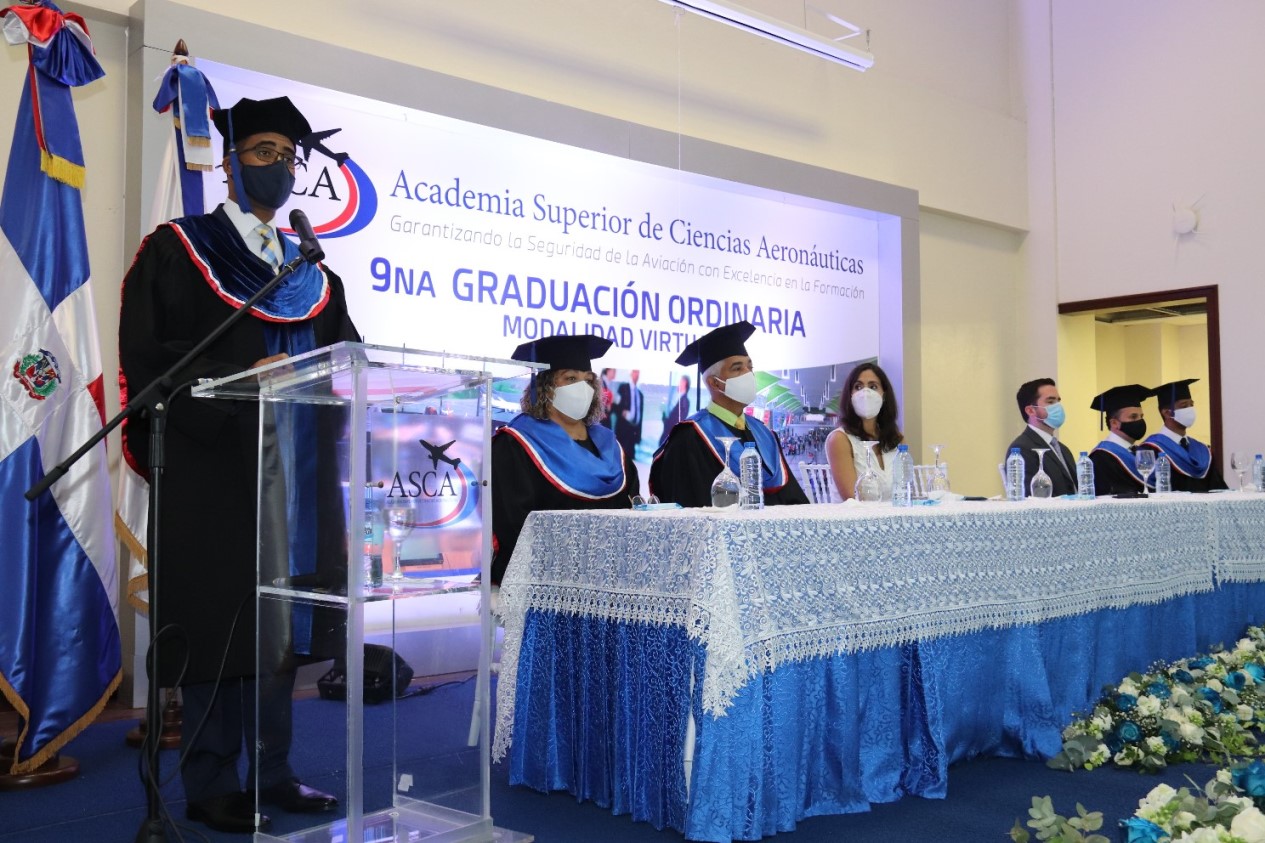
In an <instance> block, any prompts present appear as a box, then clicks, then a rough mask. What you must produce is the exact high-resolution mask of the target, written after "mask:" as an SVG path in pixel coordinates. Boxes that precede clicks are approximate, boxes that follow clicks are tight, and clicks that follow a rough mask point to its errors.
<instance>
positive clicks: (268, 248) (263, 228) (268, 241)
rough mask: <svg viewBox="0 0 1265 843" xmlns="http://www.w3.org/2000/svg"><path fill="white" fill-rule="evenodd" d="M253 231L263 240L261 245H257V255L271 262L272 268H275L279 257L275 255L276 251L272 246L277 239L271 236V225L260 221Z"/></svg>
mask: <svg viewBox="0 0 1265 843" xmlns="http://www.w3.org/2000/svg"><path fill="white" fill-rule="evenodd" d="M255 233H256V234H258V235H259V236H260V237H262V238H263V240H264V243H263V245H262V246H260V247H259V257H261V258H263V259H264V260H266V261H267V262H268V263H269V264H271V266H272V268H273V269H276V268H277V267H278V266H280V265H281V258H279V257H278V256H277V252H276V250H275V248H274V247H275V246H276V243H277V240H276V238H275V237H273V236H272V227H271V226H268V225H264V224H263V223H260V224H259V225H257V226H255Z"/></svg>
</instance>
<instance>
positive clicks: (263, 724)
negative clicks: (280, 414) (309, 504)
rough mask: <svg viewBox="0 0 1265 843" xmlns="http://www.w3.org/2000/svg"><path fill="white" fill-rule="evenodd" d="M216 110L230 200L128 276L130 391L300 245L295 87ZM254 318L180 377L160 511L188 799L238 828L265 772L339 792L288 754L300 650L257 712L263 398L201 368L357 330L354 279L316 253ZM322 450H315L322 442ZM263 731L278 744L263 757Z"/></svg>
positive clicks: (285, 797)
mask: <svg viewBox="0 0 1265 843" xmlns="http://www.w3.org/2000/svg"><path fill="white" fill-rule="evenodd" d="M212 117H213V120H214V122H215V125H216V127H217V128H218V129H219V131H220V133H221V135H222V136H223V138H224V159H223V168H224V172H225V174H226V175H227V176H228V201H227V202H225V203H224V204H222V205H220V206H219V207H218V208H216V209H215V210H214V211H213V212H211V213H209V214H203V215H200V216H193V217H184V218H181V219H176V220H173V221H171V222H170V223H166V224H164V225H161V226H159V227H158V228H157V229H156V230H155V231H154V232H153V233H152V234H150V235H149V236H148V237H147V238H145V240H144V242H142V243H141V247H140V250H139V251H138V252H137V254H136V258H135V260H134V262H133V264H132V267H131V269H130V270H129V271H128V273H127V277H126V278H125V279H124V282H123V302H122V310H121V314H120V325H119V358H120V362H121V365H122V376H123V389H124V392H125V393H126V392H128V391H130V392H133V393H135V392H138V391H139V390H141V389H142V388H144V387H145V386H147V385H148V384H149V383H150V382H151V381H153V380H154V379H155V378H157V377H158V376H159V375H160V374H162V373H163V372H164V371H165V370H166V369H167V368H169V367H170V366H171V365H173V364H175V363H176V362H177V361H179V360H180V358H181V357H182V356H183V355H184V354H185V353H186V352H187V351H188V350H189V349H190V348H192V347H193V346H194V345H195V344H196V343H197V342H198V341H200V340H201V339H202V338H204V337H205V336H207V335H208V334H210V333H211V331H212V330H213V329H215V328H216V327H217V326H218V325H219V324H220V323H221V322H223V321H224V320H225V319H226V318H227V317H228V315H229V314H230V313H231V312H232V311H233V310H235V309H237V308H239V307H240V306H241V305H242V304H243V303H245V301H246V300H248V299H249V298H250V297H251V296H252V295H253V294H254V293H255V292H256V291H258V290H259V289H260V288H262V287H263V285H264V284H266V283H267V282H268V281H269V280H271V279H272V277H273V276H274V275H275V274H276V272H277V269H278V267H279V266H280V263H281V262H282V261H286V260H289V259H290V258H292V257H293V256H295V255H297V254H298V251H297V247H296V246H295V245H294V244H293V243H291V242H290V241H288V240H283V239H280V238H279V237H278V232H277V230H276V228H275V227H274V226H273V217H274V215H275V214H276V211H277V209H278V208H280V207H281V206H282V205H284V204H285V203H286V201H287V200H288V199H289V198H290V192H291V189H292V188H293V186H294V170H295V166H296V164H297V161H296V158H295V154H296V149H297V148H298V144H299V140H300V139H302V138H304V137H305V136H306V135H308V134H310V132H311V127H310V126H309V125H308V121H307V120H306V119H305V118H304V117H303V115H302V114H301V113H300V112H299V110H298V109H297V108H295V106H294V105H293V104H292V103H291V102H290V100H289V99H288V98H287V97H278V98H276V99H270V100H262V101H256V100H250V99H242V100H240V101H239V102H238V103H237V104H236V105H234V106H233V107H232V108H230V109H219V110H217V111H215V112H214V114H213V115H212ZM251 317H254V318H249V317H248V318H245V319H242V320H241V321H239V322H237V324H236V325H234V326H233V327H232V328H231V329H230V330H229V331H228V332H227V333H226V334H225V335H224V336H223V337H221V338H220V339H219V340H218V341H217V342H216V343H215V344H214V345H212V346H211V347H210V348H209V349H208V350H207V352H206V353H205V354H204V355H202V356H201V357H199V358H198V359H196V360H195V361H194V362H193V363H191V364H190V365H189V366H188V367H187V368H186V369H185V370H184V371H182V372H179V373H178V374H177V375H176V377H175V378H174V379H173V381H172V384H173V391H172V393H171V395H170V398H169V400H168V407H169V410H168V424H167V435H166V449H165V459H166V469H165V472H164V474H163V494H162V499H161V508H160V513H161V516H160V520H159V524H158V527H159V530H160V539H161V541H160V562H159V565H160V568H161V570H160V571H159V588H158V595H157V597H158V608H159V612H160V621H162V622H164V625H165V626H166V625H170V626H171V627H173V628H172V629H166V630H164V631H163V633H162V635H163V637H162V639H161V646H160V648H159V651H160V659H159V664H158V666H157V671H158V672H157V680H158V681H159V682H160V683H162V684H163V685H166V686H168V687H170V686H172V685H174V684H175V683H176V682H180V686H181V688H182V695H183V701H184V725H183V733H182V735H181V744H182V746H181V752H182V754H184V755H186V756H187V757H186V758H185V763H184V765H183V767H182V769H181V778H182V780H183V783H184V789H185V795H186V796H187V798H188V807H187V809H186V813H187V816H188V818H189V819H192V820H196V821H199V822H203V823H205V824H206V825H208V826H210V827H211V828H213V829H216V830H218V831H227V832H249V831H252V830H253V829H254V828H255V817H254V813H255V806H254V798H253V788H254V787H255V786H256V783H257V784H258V786H259V788H260V789H261V795H262V798H263V800H264V801H266V802H267V803H268V804H271V805H274V806H277V807H280V808H282V809H283V810H287V811H300V812H311V811H324V810H330V809H332V808H333V807H334V806H335V805H336V804H337V802H336V800H335V799H334V798H333V797H332V796H330V795H329V794H325V793H321V792H319V791H316V790H312V789H310V788H307V787H306V786H304V785H302V784H300V783H299V781H298V779H297V778H296V777H295V776H294V773H293V771H291V769H290V766H289V761H288V756H289V749H290V734H291V733H290V726H291V721H290V718H291V710H290V698H291V694H292V691H293V683H294V673H293V666H292V665H293V660H292V659H289V658H284V657H283V658H281V659H280V661H281V662H282V665H283V666H282V668H281V669H280V670H278V672H277V673H275V674H272V675H271V676H270V677H268V679H267V680H263V679H261V680H259V683H260V695H261V696H260V716H259V718H258V722H256V717H255V704H254V700H255V682H256V679H255V672H256V668H255V664H256V663H255V639H256V629H255V607H254V602H253V598H254V594H255V585H256V568H255V564H256V553H255V547H256V518H257V515H258V513H257V505H256V484H257V461H258V457H257V447H258V446H257V443H258V436H259V433H258V429H259V409H258V407H259V405H258V404H256V403H254V402H245V401H243V402H237V401H224V400H213V401H212V400H195V399H193V398H191V397H190V396H189V392H188V389H187V387H188V386H189V385H190V383H191V382H192V381H194V380H195V379H198V378H220V377H226V376H229V375H233V374H237V373H239V372H241V371H243V370H245V369H248V368H253V367H255V366H260V365H263V364H266V363H270V362H273V361H276V360H280V359H283V358H285V357H287V356H292V355H296V354H301V353H303V352H306V351H311V350H313V349H316V348H319V347H322V346H325V345H329V344H331V343H335V342H338V341H340V340H353V341H355V340H359V334H358V332H357V331H356V327H355V325H354V324H352V321H351V318H350V316H349V315H348V313H347V304H346V299H345V296H344V292H343V284H342V281H341V280H340V279H339V278H338V276H337V275H335V274H334V273H332V272H330V271H329V270H328V269H326V268H324V267H321V266H318V265H310V264H306V263H305V264H302V265H301V266H300V268H299V269H298V270H297V271H296V272H295V273H294V275H293V276H291V277H290V278H289V279H287V281H286V282H285V284H283V285H282V286H281V287H279V288H278V289H276V290H274V291H273V292H272V293H271V294H270V295H269V296H268V297H267V298H265V299H263V300H262V301H261V302H260V303H259V304H258V305H256V306H255V307H254V308H253V309H252V312H251ZM124 400H126V396H125V397H124ZM125 444H126V447H127V449H128V450H129V451H130V453H131V454H132V456H133V457H134V458H135V459H136V460H137V463H136V464H137V465H140V466H146V465H148V464H149V462H148V456H149V454H148V448H149V441H148V438H147V437H146V436H145V435H144V428H143V427H141V428H136V427H135V426H133V427H132V429H131V435H130V436H127V437H126V443H125ZM308 450H309V458H310V459H313V460H315V459H317V452H318V451H319V450H320V449H319V448H318V447H317V442H316V441H311V442H310V445H309V448H308ZM312 517H313V518H315V517H316V516H315V513H313V516H312ZM186 660H187V661H186ZM286 665H289V666H288V667H286ZM221 669H222V673H221ZM217 676H221V677H222V681H221V682H220V684H219V687H218V691H217V690H216V679H217ZM204 720H205V723H204V722H203V721H204ZM256 741H258V742H259V743H260V744H261V745H262V746H263V747H264V749H263V751H262V752H261V753H260V757H261V758H262V759H263V760H262V761H261V763H260V769H258V770H256V769H255V767H256V751H255V746H256ZM243 742H244V743H245V745H246V747H247V748H248V751H247V755H248V759H249V771H248V779H247V782H246V785H247V787H248V788H250V789H251V790H252V792H251V793H246V792H243V790H242V782H241V781H240V780H239V777H238V771H237V761H238V759H239V758H240V756H241V752H242V745H243ZM267 822H268V821H267V818H266V817H265V818H263V819H262V823H263V824H264V825H266V824H267Z"/></svg>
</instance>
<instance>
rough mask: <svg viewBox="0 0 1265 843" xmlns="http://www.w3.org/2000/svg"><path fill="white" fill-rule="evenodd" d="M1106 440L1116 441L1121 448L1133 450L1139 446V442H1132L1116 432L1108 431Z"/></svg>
mask: <svg viewBox="0 0 1265 843" xmlns="http://www.w3.org/2000/svg"><path fill="white" fill-rule="evenodd" d="M1106 441H1108V442H1115V443H1116V444H1117V445H1119V446H1120V447H1121V448H1124V449H1125V450H1126V451H1132V450H1133V449H1134V448H1136V447H1137V446H1138V442H1130V441H1129V440H1128V439H1125V438H1124V437H1123V436H1120V435H1119V434H1116V433H1108V434H1107V439H1106ZM1139 441H1140V440H1139Z"/></svg>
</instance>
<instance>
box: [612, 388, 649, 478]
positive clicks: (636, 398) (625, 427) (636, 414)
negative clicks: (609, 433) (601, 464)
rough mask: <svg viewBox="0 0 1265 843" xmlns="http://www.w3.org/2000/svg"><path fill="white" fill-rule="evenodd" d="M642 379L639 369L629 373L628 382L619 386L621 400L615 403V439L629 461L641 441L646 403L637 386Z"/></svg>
mask: <svg viewBox="0 0 1265 843" xmlns="http://www.w3.org/2000/svg"><path fill="white" fill-rule="evenodd" d="M640 377H641V372H639V371H638V370H637V369H633V370H632V371H631V372H629V373H628V382H627V383H621V384H620V385H619V399H618V400H617V401H616V403H615V438H616V439H618V440H619V444H620V447H622V448H623V449H624V453H625V454H627V455H628V458H629V459H632V458H633V456H634V454H635V453H636V450H637V443H638V442H640V441H641V419H642V416H643V415H644V413H643V411H644V409H645V403H646V402H645V396H644V395H642V393H641V389H640V388H639V387H638V386H637V381H638V380H639V379H640Z"/></svg>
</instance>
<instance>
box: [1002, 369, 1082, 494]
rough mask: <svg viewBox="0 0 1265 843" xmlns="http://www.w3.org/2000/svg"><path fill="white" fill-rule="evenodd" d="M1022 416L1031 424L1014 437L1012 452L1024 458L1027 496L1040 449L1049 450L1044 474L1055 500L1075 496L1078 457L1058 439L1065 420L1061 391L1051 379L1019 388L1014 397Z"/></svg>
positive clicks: (1035, 381) (1028, 383)
mask: <svg viewBox="0 0 1265 843" xmlns="http://www.w3.org/2000/svg"><path fill="white" fill-rule="evenodd" d="M1015 400H1016V401H1017V403H1018V404H1019V415H1020V416H1022V417H1023V420H1024V421H1025V422H1027V423H1028V426H1027V427H1026V428H1024V431H1023V433H1020V434H1019V435H1018V436H1016V437H1015V441H1013V442H1011V443H1010V446H1009V447H1008V448H1007V449H1006V453H1010V448H1018V449H1019V453H1021V454H1023V468H1024V472H1023V478H1024V479H1023V485H1024V490H1025V494H1026V491H1027V489H1028V488H1029V487H1030V486H1031V484H1032V477H1033V475H1035V474H1036V473H1037V465H1038V464H1039V459H1038V457H1037V453H1036V452H1037V449H1038V448H1047V449H1049V453H1047V454H1046V455H1045V473H1046V474H1048V475H1049V476H1050V480H1051V481H1052V482H1053V483H1054V496H1055V497H1058V496H1059V495H1074V494H1076V457H1074V456H1073V455H1072V452H1071V450H1070V449H1069V448H1068V447H1067V446H1066V445H1064V444H1063V443H1062V442H1060V441H1059V439H1058V429H1059V427H1060V426H1062V424H1063V420H1064V419H1065V418H1066V417H1065V415H1064V411H1063V403H1062V399H1061V398H1060V397H1059V388H1058V387H1057V386H1056V385H1055V383H1054V381H1053V380H1051V379H1050V378H1038V379H1036V380H1034V381H1028V382H1027V383H1025V384H1024V385H1023V386H1021V387H1019V392H1018V393H1016V395H1015Z"/></svg>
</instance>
